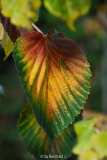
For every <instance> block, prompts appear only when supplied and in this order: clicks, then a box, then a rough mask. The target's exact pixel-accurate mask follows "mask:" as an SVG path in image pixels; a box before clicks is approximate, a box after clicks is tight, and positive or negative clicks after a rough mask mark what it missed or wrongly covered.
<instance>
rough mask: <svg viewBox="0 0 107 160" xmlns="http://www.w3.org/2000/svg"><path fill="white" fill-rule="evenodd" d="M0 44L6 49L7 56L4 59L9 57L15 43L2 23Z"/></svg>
mask: <svg viewBox="0 0 107 160" xmlns="http://www.w3.org/2000/svg"><path fill="white" fill-rule="evenodd" d="M0 44H1V46H2V47H3V49H4V51H5V58H4V60H6V59H7V57H8V56H9V55H10V54H11V53H12V51H13V47H14V44H13V42H12V41H11V40H10V38H9V36H8V34H7V32H5V30H4V28H3V26H2V24H1V23H0Z"/></svg>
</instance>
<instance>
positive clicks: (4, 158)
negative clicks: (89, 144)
mask: <svg viewBox="0 0 107 160" xmlns="http://www.w3.org/2000/svg"><path fill="white" fill-rule="evenodd" d="M106 11H107V6H105V1H104V0H103V1H101V0H99V1H98V0H92V6H91V9H90V11H89V13H88V14H87V15H85V16H84V17H80V18H78V19H77V20H76V22H75V27H76V29H77V30H76V31H75V32H73V31H71V30H70V29H69V28H68V27H67V26H66V24H65V23H64V22H62V21H61V20H60V19H58V18H56V17H54V16H53V15H51V14H50V13H49V12H48V11H47V10H46V9H45V8H44V7H43V6H42V7H41V9H40V14H39V21H38V22H37V23H36V25H37V26H38V27H39V28H40V29H41V30H42V32H43V33H44V34H46V33H47V31H48V30H49V29H51V28H56V30H57V31H58V32H61V33H64V34H65V36H66V37H68V38H70V39H72V40H74V41H75V42H76V44H77V45H78V46H79V47H80V48H81V49H82V50H83V51H84V52H85V53H86V56H87V59H88V62H89V63H90V65H91V71H92V78H91V89H90V95H89V96H88V100H87V101H86V104H85V108H88V109H92V110H94V111H99V112H104V113H107V111H106V107H107V103H106V102H107V101H106V99H105V98H104V97H105V93H104V91H105V86H106V84H104V83H103V82H106V80H107V79H106V80H105V79H104V76H103V74H107V72H106V73H105V71H104V70H106V68H107V65H106V63H105V58H106V53H107V52H106V45H105V44H106V38H105V35H106V31H107V30H106V23H105V22H106V21H107V19H106ZM4 56H5V53H4V50H3V49H2V48H1V46H0V84H1V85H2V86H3V88H4V91H5V93H4V96H3V98H2V101H1V102H0V160H34V157H33V156H32V155H30V153H29V152H27V150H26V147H25V146H24V145H23V143H22V141H21V140H20V137H19V136H18V130H17V121H18V118H19V115H20V112H21V110H22V109H23V108H24V106H25V105H26V104H27V99H26V95H25V93H24V90H23V88H22V86H21V84H20V81H19V78H18V75H17V71H16V68H15V63H14V60H13V57H12V54H11V55H10V56H9V58H8V59H7V60H6V61H3V59H4ZM72 160H73V159H72Z"/></svg>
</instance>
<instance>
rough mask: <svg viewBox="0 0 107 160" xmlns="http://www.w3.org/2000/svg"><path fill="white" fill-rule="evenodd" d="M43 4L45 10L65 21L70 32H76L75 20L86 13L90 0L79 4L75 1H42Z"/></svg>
mask: <svg viewBox="0 0 107 160" xmlns="http://www.w3.org/2000/svg"><path fill="white" fill-rule="evenodd" d="M43 2H44V6H45V7H46V9H47V10H48V11H49V12H50V13H52V14H53V15H55V16H56V17H59V18H61V19H62V20H63V21H65V22H66V24H67V25H68V27H69V28H70V29H71V30H76V28H75V27H74V22H75V20H76V19H77V18H78V17H79V16H83V15H85V14H86V13H88V11H89V9H90V7H91V1H90V0H80V1H79V2H78V1H75V0H59V1H58V0H54V1H53V2H51V1H50V0H44V1H43Z"/></svg>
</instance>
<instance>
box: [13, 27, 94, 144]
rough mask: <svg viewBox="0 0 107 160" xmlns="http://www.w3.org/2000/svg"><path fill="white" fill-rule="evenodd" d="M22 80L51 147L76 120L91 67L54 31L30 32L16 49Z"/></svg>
mask: <svg viewBox="0 0 107 160" xmlns="http://www.w3.org/2000/svg"><path fill="white" fill-rule="evenodd" d="M14 59H15V62H16V67H17V70H18V74H19V77H20V80H21V82H22V84H23V87H24V89H25V91H26V94H27V97H28V100H29V101H30V105H31V107H32V109H33V111H34V114H35V116H36V118H37V121H38V123H39V124H40V125H41V126H42V127H43V129H44V130H45V132H46V133H47V134H48V136H49V138H50V139H51V141H52V143H53V141H54V139H55V138H56V137H58V135H59V134H60V133H62V131H63V129H64V128H65V127H67V126H68V125H69V124H70V123H72V122H73V121H74V120H75V116H77V115H78V114H79V113H80V112H81V109H82V108H83V106H84V103H85V100H86V98H87V95H88V93H89V87H90V76H91V72H90V69H89V63H88V62H87V59H86V57H85V54H84V53H83V52H82V50H81V49H80V48H79V47H78V46H77V45H76V44H75V43H74V42H73V41H72V40H70V39H68V38H66V37H65V36H64V35H63V34H61V33H58V32H56V31H55V29H51V30H49V31H48V33H47V35H45V36H44V35H43V34H42V33H40V32H37V31H31V32H28V33H26V34H25V35H23V36H22V37H20V38H19V39H18V40H17V42H16V44H15V47H14Z"/></svg>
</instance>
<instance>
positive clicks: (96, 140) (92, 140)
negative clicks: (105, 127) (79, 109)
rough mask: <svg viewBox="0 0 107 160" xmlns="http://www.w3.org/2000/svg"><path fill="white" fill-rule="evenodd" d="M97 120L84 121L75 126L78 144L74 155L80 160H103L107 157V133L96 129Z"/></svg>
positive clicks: (74, 149)
mask: <svg viewBox="0 0 107 160" xmlns="http://www.w3.org/2000/svg"><path fill="white" fill-rule="evenodd" d="M95 123H96V119H91V120H84V121H80V122H77V123H75V124H74V130H75V132H76V135H77V139H78V141H77V144H76V145H75V147H74V148H73V153H75V154H77V155H78V156H79V160H102V159H103V158H104V157H107V131H105V132H99V130H98V129H97V128H94V125H95Z"/></svg>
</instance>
